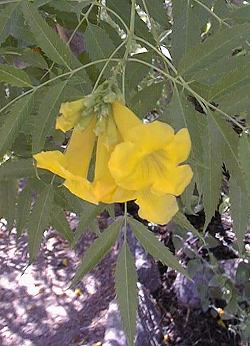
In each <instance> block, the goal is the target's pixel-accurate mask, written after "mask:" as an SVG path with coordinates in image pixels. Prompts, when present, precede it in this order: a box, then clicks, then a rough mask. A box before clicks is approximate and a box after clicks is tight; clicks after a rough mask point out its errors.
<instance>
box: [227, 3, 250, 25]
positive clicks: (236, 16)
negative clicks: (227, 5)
mask: <svg viewBox="0 0 250 346" xmlns="http://www.w3.org/2000/svg"><path fill="white" fill-rule="evenodd" d="M249 18H250V4H247V5H245V6H240V7H238V8H234V9H233V10H231V13H230V15H229V16H228V19H231V20H232V21H233V22H234V23H249V22H250V19H249Z"/></svg>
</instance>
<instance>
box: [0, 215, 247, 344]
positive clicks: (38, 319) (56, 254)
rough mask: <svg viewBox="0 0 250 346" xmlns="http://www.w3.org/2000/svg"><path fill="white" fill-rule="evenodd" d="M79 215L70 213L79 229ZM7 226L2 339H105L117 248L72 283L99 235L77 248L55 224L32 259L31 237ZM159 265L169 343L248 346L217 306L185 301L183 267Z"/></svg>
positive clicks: (158, 295) (159, 295)
mask: <svg viewBox="0 0 250 346" xmlns="http://www.w3.org/2000/svg"><path fill="white" fill-rule="evenodd" d="M75 222H76V220H74V219H72V220H70V224H71V227H72V228H74V223H75ZM0 226H1V227H0V301H1V309H0V345H1V346H71V345H72V346H73V345H85V346H92V345H93V346H94V345H95V346H97V345H98V346H99V345H101V343H102V341H103V336H104V332H105V322H106V318H107V308H108V305H109V303H110V301H111V300H112V299H113V298H114V281H113V269H114V264H115V261H116V256H117V250H116V248H114V249H113V250H112V251H111V253H110V254H109V255H107V256H106V257H105V259H104V260H103V261H102V262H101V264H99V265H98V266H97V267H96V268H95V269H94V270H93V271H92V272H91V273H89V274H88V275H86V276H85V278H84V279H83V280H82V282H81V284H80V285H79V286H77V289H76V290H72V289H68V286H69V283H70V280H71V279H72V277H73V275H74V272H75V269H76V267H77V265H78V264H79V261H80V257H81V256H82V255H83V253H84V251H85V249H86V248H87V247H88V246H89V245H90V243H91V242H92V241H93V240H94V235H93V234H90V233H86V234H85V235H84V237H83V238H82V240H81V241H80V243H79V245H78V246H77V248H76V250H72V249H71V248H70V247H69V245H68V243H67V242H66V241H64V240H62V238H61V237H60V236H59V235H58V234H57V233H56V232H55V231H54V230H48V231H46V232H45V241H44V243H43V245H42V249H41V253H40V255H39V257H38V259H37V261H36V262H35V263H34V264H32V265H30V266H28V256H27V236H26V235H23V236H22V237H21V238H20V239H19V241H17V239H16V235H15V230H12V231H11V233H10V234H9V232H8V230H7V229H6V226H5V224H4V222H2V223H1V225H0ZM159 269H160V272H161V279H162V287H161V289H160V290H158V291H157V292H155V295H154V298H155V299H156V304H157V305H158V307H159V308H160V310H161V313H162V326H161V328H162V331H163V336H164V335H165V337H163V340H162V345H178V346H197V345H198V346H208V345H213V346H217V345H218V346H238V345H241V344H240V342H239V339H238V337H237V336H235V335H232V334H230V333H229V332H228V330H226V329H224V328H223V327H221V326H220V325H219V324H218V322H217V321H216V319H214V318H212V317H211V315H210V314H209V313H207V314H205V313H203V312H202V311H201V310H200V309H187V307H185V306H182V305H180V303H178V301H177V299H176V296H175V293H174V290H173V288H172V284H173V281H174V279H175V277H176V273H175V272H173V271H172V272H171V271H170V272H169V271H168V273H167V272H166V268H164V267H161V266H160V267H159ZM166 273H167V274H166ZM139 346H143V345H139Z"/></svg>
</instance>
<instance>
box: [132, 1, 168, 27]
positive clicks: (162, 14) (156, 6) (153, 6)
mask: <svg viewBox="0 0 250 346" xmlns="http://www.w3.org/2000/svg"><path fill="white" fill-rule="evenodd" d="M138 3H139V5H140V6H141V8H142V9H143V10H144V11H145V10H146V9H145V7H144V6H143V2H142V1H141V0H139V2H138ZM145 4H146V7H147V11H148V12H149V15H150V17H152V18H153V19H154V20H155V21H156V22H157V23H159V24H160V25H161V26H163V27H164V28H169V20H170V19H169V17H168V15H167V9H166V8H164V1H162V0H154V1H152V0H145ZM145 12H146V11H145Z"/></svg>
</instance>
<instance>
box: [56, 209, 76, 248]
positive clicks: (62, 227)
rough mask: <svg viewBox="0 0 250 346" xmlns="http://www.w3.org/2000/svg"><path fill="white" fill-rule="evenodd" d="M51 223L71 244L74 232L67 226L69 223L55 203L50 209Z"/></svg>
mask: <svg viewBox="0 0 250 346" xmlns="http://www.w3.org/2000/svg"><path fill="white" fill-rule="evenodd" d="M50 217H51V224H52V226H53V227H54V228H55V229H56V230H57V232H58V233H60V234H61V235H62V236H63V238H64V239H66V240H68V241H69V243H70V244H71V245H72V243H73V240H74V234H73V232H72V230H71V229H70V227H69V223H68V221H67V219H66V216H65V213H64V210H63V209H62V208H60V207H58V206H56V205H54V207H53V209H52V210H51V216H50Z"/></svg>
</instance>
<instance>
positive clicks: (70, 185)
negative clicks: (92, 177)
mask: <svg viewBox="0 0 250 346" xmlns="http://www.w3.org/2000/svg"><path fill="white" fill-rule="evenodd" d="M63 185H64V186H65V187H66V188H67V189H68V190H69V191H70V192H71V193H73V194H74V195H75V196H77V197H79V198H81V199H84V200H85V201H88V202H90V203H94V204H98V201H97V199H96V197H95V195H94V192H93V187H92V185H91V183H90V182H89V181H88V180H87V179H84V178H81V177H72V179H66V180H65V182H64V184H63Z"/></svg>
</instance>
